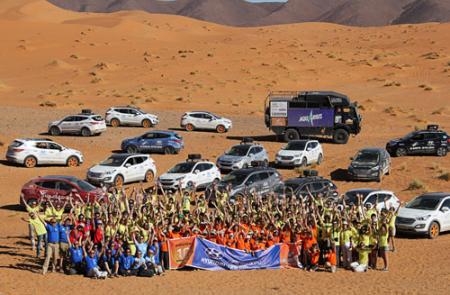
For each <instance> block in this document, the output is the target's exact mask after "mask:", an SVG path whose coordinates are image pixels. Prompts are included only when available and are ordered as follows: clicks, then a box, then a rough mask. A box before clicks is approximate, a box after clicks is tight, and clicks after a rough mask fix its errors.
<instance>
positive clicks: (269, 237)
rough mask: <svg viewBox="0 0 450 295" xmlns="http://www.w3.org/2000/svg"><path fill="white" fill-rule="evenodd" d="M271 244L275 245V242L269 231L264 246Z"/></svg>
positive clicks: (267, 246)
mask: <svg viewBox="0 0 450 295" xmlns="http://www.w3.org/2000/svg"><path fill="white" fill-rule="evenodd" d="M273 245H275V242H274V240H273V236H272V234H271V233H269V235H268V236H267V242H266V248H270V247H272V246H273Z"/></svg>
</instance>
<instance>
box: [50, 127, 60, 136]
mask: <svg viewBox="0 0 450 295" xmlns="http://www.w3.org/2000/svg"><path fill="white" fill-rule="evenodd" d="M50 134H51V135H53V136H58V135H61V130H59V128H58V127H56V126H52V127H51V128H50Z"/></svg>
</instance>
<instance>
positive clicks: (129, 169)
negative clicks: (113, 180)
mask: <svg viewBox="0 0 450 295" xmlns="http://www.w3.org/2000/svg"><path fill="white" fill-rule="evenodd" d="M134 168H135V167H134V157H129V158H128V159H127V160H126V161H125V162H124V163H123V165H122V174H123V176H124V178H125V182H127V183H128V182H132V181H135V180H136V170H135V169H134Z"/></svg>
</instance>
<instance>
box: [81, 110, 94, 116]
mask: <svg viewBox="0 0 450 295" xmlns="http://www.w3.org/2000/svg"><path fill="white" fill-rule="evenodd" d="M80 114H82V115H92V114H93V112H92V110H91V109H82V110H81V113H80Z"/></svg>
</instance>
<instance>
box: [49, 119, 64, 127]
mask: <svg viewBox="0 0 450 295" xmlns="http://www.w3.org/2000/svg"><path fill="white" fill-rule="evenodd" d="M59 122H61V120H56V121H51V122H50V123H48V125H49V126H50V125H58V124H59Z"/></svg>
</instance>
